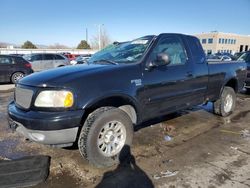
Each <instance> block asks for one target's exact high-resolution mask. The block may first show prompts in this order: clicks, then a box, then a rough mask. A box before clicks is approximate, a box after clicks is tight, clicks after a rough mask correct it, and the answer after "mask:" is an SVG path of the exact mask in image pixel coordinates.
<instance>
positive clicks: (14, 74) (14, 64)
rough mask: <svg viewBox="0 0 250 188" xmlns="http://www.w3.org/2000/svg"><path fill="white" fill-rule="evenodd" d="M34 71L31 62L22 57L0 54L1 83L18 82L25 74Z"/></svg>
mask: <svg viewBox="0 0 250 188" xmlns="http://www.w3.org/2000/svg"><path fill="white" fill-rule="evenodd" d="M31 73H33V70H32V68H31V64H30V63H29V62H28V61H26V60H25V59H23V58H22V57H19V56H15V55H0V83H6V82H12V83H16V82H17V81H18V80H19V79H21V78H23V77H24V76H25V75H28V74H31Z"/></svg>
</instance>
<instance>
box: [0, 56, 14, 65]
mask: <svg viewBox="0 0 250 188" xmlns="http://www.w3.org/2000/svg"><path fill="white" fill-rule="evenodd" d="M12 63H13V61H12V59H11V58H9V57H0V64H12Z"/></svg>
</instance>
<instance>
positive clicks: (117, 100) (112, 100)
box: [83, 97, 137, 124]
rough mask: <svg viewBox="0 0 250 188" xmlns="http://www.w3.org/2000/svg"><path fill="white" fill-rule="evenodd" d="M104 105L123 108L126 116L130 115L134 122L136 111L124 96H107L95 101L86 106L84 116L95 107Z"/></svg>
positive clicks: (134, 122)
mask: <svg viewBox="0 0 250 188" xmlns="http://www.w3.org/2000/svg"><path fill="white" fill-rule="evenodd" d="M104 106H113V107H117V108H119V109H121V110H123V111H124V112H126V113H127V114H128V116H129V117H130V119H131V121H132V122H133V124H136V122H137V113H136V108H135V105H134V104H133V102H132V101H131V100H129V99H126V98H124V97H109V98H105V99H102V100H100V101H98V102H95V103H94V104H92V105H91V106H90V107H87V108H86V109H85V111H86V118H87V116H88V115H89V114H90V113H92V112H93V111H94V110H96V109H97V108H100V107H104ZM83 120H84V121H85V118H83Z"/></svg>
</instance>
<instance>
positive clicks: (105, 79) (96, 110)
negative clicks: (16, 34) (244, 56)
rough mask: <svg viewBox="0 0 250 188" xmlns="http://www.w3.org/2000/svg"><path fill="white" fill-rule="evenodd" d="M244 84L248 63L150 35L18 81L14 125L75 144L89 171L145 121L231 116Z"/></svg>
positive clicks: (189, 39) (38, 137)
mask: <svg viewBox="0 0 250 188" xmlns="http://www.w3.org/2000/svg"><path fill="white" fill-rule="evenodd" d="M245 79H246V64H245V63H243V62H211V63H210V62H207V60H206V58H205V54H204V52H203V49H202V46H201V44H200V42H199V40H198V39H197V38H195V37H193V36H188V35H183V34H160V35H158V36H153V35H150V36H145V37H141V38H138V39H135V40H133V41H129V42H124V43H116V45H113V46H112V47H110V48H107V49H105V50H103V51H100V52H98V53H96V54H95V55H93V56H92V57H91V58H90V59H89V62H88V65H79V66H72V67H63V68H57V69H53V70H48V71H44V72H39V73H35V74H32V75H30V76H27V77H25V78H23V79H21V80H20V81H19V83H18V84H17V85H16V89H15V100H14V101H13V102H11V103H10V104H9V107H8V114H9V123H10V126H11V127H12V129H15V130H16V131H17V132H20V133H22V134H23V135H24V136H25V137H27V138H29V139H30V140H33V141H35V142H39V143H43V144H48V145H58V146H61V147H66V146H70V145H72V144H73V143H78V147H79V150H80V153H81V154H82V156H83V157H85V158H86V159H87V160H89V161H90V162H91V163H92V164H94V165H96V166H110V165H112V164H114V163H116V162H117V161H118V157H119V155H121V153H120V151H121V149H122V148H123V147H124V146H125V145H131V143H132V138H133V130H134V126H135V125H138V124H140V123H142V122H145V121H147V120H150V119H153V118H156V117H159V116H163V115H166V114H169V113H172V112H175V111H178V110H181V109H185V108H189V107H191V106H194V105H199V104H204V103H207V102H213V103H214V112H215V113H216V114H218V115H221V116H228V115H230V114H231V113H232V112H233V110H234V108H235V103H236V94H235V93H237V92H238V91H240V90H241V89H242V88H243V86H244V82H245ZM124 153H126V152H124Z"/></svg>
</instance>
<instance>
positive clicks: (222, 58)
mask: <svg viewBox="0 0 250 188" xmlns="http://www.w3.org/2000/svg"><path fill="white" fill-rule="evenodd" d="M207 59H208V60H209V61H232V58H230V57H229V56H227V55H215V54H214V55H212V54H211V55H208V56H207Z"/></svg>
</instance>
